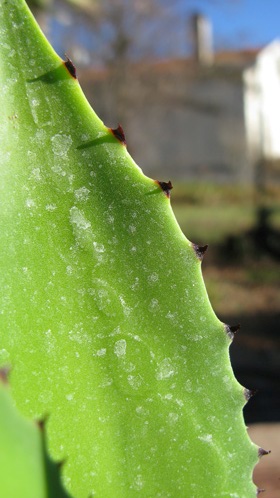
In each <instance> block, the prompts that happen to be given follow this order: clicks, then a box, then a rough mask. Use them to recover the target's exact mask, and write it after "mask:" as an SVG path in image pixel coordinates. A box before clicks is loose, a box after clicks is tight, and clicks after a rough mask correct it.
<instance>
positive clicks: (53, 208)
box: [45, 204, 57, 211]
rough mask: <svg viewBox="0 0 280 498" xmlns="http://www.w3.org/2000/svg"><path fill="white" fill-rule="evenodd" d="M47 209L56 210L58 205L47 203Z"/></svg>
mask: <svg viewBox="0 0 280 498" xmlns="http://www.w3.org/2000/svg"><path fill="white" fill-rule="evenodd" d="M45 209H46V211H55V210H56V209H57V206H56V205H55V204H46V208H45Z"/></svg>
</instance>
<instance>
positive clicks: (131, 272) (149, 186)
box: [0, 0, 258, 498]
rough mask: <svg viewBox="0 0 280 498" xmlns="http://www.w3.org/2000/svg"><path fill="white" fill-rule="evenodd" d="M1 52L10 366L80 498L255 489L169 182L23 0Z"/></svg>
mask: <svg viewBox="0 0 280 498" xmlns="http://www.w3.org/2000/svg"><path fill="white" fill-rule="evenodd" d="M0 47H1V48H0V78H1V117H0V129H1V135H0V140H1V142H0V156H1V163H0V164H1V182H0V191H1V195H0V199H1V237H0V254H1V273H0V274H1V315H0V316H1V322H0V323H1V328H0V334H1V335H0V360H1V364H2V365H7V364H8V365H10V366H11V367H12V371H11V375H10V383H11V393H12V396H13V399H14V401H15V403H16V405H17V407H18V410H19V411H20V412H21V413H22V414H24V415H25V416H27V417H29V418H32V419H34V418H37V419H38V418H42V417H44V416H45V415H48V419H47V423H46V432H47V443H48V450H49V453H50V455H51V457H52V458H53V459H55V460H64V459H66V463H65V466H64V467H63V479H64V483H65V486H66V488H67V489H68V490H69V492H71V494H72V495H73V497H76V498H87V497H88V496H89V495H90V494H91V495H92V496H97V497H101V498H104V497H106V498H107V497H108V498H110V497H112V498H126V497H127V498H133V497H134V496H135V497H136V496H142V497H164V498H167V497H174V498H175V497H185V496H188V497H194V498H204V497H205V498H206V497H209V496H211V497H217V498H220V497H238V498H250V497H253V496H255V494H256V488H255V486H254V484H253V483H252V477H251V476H252V469H253V467H254V465H255V463H256V461H257V458H258V457H257V453H258V452H257V448H256V446H255V445H253V444H252V443H251V441H250V440H249V438H248V435H247V432H246V428H245V425H244V421H243V415H242V407H243V405H244V403H245V397H244V389H243V387H242V386H240V385H239V383H238V382H237V381H236V379H235V378H234V375H233V372H232V369H231V365H230V361H229V354H228V347H229V344H230V337H229V335H230V330H229V328H227V327H226V326H225V325H224V324H223V323H221V322H220V321H219V320H218V319H217V317H216V316H215V314H214V312H213V310H212V307H211V305H210V303H209V300H208V296H207V293H206V290H205V286H204V282H203V279H202V275H201V256H202V252H203V251H200V250H197V251H195V248H194V247H193V244H192V243H191V242H189V241H188V240H187V239H186V238H185V237H184V235H183V234H182V232H181V231H180V229H179V227H178V225H177V222H176V220H175V218H174V215H173V212H172V210H171V207H170V201H169V198H168V195H167V194H168V192H167V191H164V189H165V187H167V185H162V186H163V187H164V189H162V188H161V186H160V185H159V183H157V182H155V181H154V180H151V179H149V178H147V177H146V176H145V175H143V173H142V171H141V170H140V169H139V168H138V166H137V165H136V164H135V163H134V161H133V160H132V158H131V157H130V156H129V154H128V152H127V149H126V146H125V143H124V137H123V136H122V134H121V130H118V133H113V132H112V130H110V129H108V128H107V127H106V126H105V125H104V124H103V123H102V122H101V121H100V120H99V118H98V117H97V116H96V115H95V113H94V112H93V110H92V109H91V108H90V106H89V104H88V103H87V101H86V100H85V98H84V96H83V94H82V91H81V89H80V87H79V84H78V82H77V80H76V79H75V78H74V77H73V75H71V74H70V73H71V72H72V73H73V68H72V67H71V64H70V63H69V62H68V67H66V65H65V64H64V63H63V61H62V60H61V59H60V58H59V57H58V55H56V54H55V53H54V52H53V50H52V48H51V47H50V46H49V44H48V43H47V41H46V40H45V38H44V37H43V35H42V33H41V32H40V30H39V28H38V27H37V25H36V23H35V21H34V19H33V18H32V17H31V14H30V12H29V10H28V9H27V7H26V5H25V3H24V1H23V0H0ZM69 69H70V71H69ZM151 139H152V137H151ZM227 332H228V333H227ZM0 452H2V454H3V452H5V448H4V447H3V446H1V442H0ZM1 458H2V457H1ZM6 477H7V476H6ZM13 478H14V476H13V475H11V479H13ZM30 486H32V482H31V481H30ZM17 496H19V497H21V498H22V495H20V494H18V495H16V496H15V498H17ZM55 496H56V495H55Z"/></svg>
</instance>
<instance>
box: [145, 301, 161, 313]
mask: <svg viewBox="0 0 280 498" xmlns="http://www.w3.org/2000/svg"><path fill="white" fill-rule="evenodd" d="M148 309H149V311H150V312H151V313H156V312H157V311H158V310H159V303H158V299H155V298H153V299H152V300H151V301H150V304H149V308H148Z"/></svg>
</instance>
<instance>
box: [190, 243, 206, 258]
mask: <svg viewBox="0 0 280 498" xmlns="http://www.w3.org/2000/svg"><path fill="white" fill-rule="evenodd" d="M192 246H193V248H194V251H195V254H196V255H197V257H198V259H199V260H200V261H202V260H203V258H204V255H205V253H206V251H207V249H208V244H206V245H205V246H198V245H197V244H193V245H192Z"/></svg>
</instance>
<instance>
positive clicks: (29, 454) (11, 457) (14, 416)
mask: <svg viewBox="0 0 280 498" xmlns="http://www.w3.org/2000/svg"><path fill="white" fill-rule="evenodd" d="M4 375H5V372H4V371H3V370H2V371H0V377H1V379H0V467H1V473H0V496H3V497H4V496H5V497H9V498H67V497H68V498H70V495H68V494H67V493H66V492H65V490H64V489H63V487H62V486H61V483H60V480H59V466H58V465H57V464H55V463H54V462H52V461H51V460H50V458H49V457H48V455H47V452H46V448H45V441H44V431H43V428H40V426H39V424H35V423H34V422H31V421H29V420H26V419H24V418H23V417H22V416H21V415H20V414H19V413H18V412H17V410H16V408H15V407H14V405H13V403H12V399H11V396H10V393H9V389H8V387H7V385H5V381H4V382H3V380H4V379H3V376H4Z"/></svg>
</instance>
